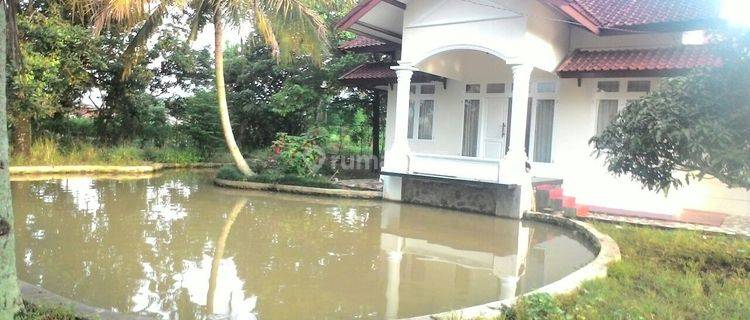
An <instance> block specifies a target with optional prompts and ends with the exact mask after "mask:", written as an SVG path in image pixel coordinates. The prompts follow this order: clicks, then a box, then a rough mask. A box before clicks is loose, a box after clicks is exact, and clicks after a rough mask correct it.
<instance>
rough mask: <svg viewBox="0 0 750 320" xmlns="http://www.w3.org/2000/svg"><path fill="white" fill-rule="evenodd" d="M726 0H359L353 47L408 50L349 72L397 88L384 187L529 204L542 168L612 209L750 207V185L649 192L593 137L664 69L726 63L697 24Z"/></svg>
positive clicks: (392, 191)
mask: <svg viewBox="0 0 750 320" xmlns="http://www.w3.org/2000/svg"><path fill="white" fill-rule="evenodd" d="M717 2H718V1H714V0H363V1H361V2H360V3H359V4H358V5H357V6H356V7H355V8H354V9H353V10H352V11H351V12H350V13H349V14H348V15H347V16H346V17H345V18H344V19H343V20H342V21H341V22H340V23H339V27H340V28H341V29H345V30H350V31H353V32H355V33H356V34H358V35H359V37H358V38H357V39H354V40H352V41H350V42H349V43H346V44H345V45H343V46H342V47H341V49H342V50H349V51H354V52H389V53H391V54H392V55H393V57H394V61H396V60H397V61H398V63H397V64H393V65H392V64H366V65H362V66H359V67H357V68H355V69H354V70H352V71H350V72H348V73H346V74H345V75H343V76H342V77H341V79H342V80H343V81H347V82H349V83H351V84H352V85H370V86H373V87H376V88H379V89H382V90H385V91H387V96H388V99H387V102H388V107H387V110H388V111H387V118H386V152H385V165H384V167H383V168H382V172H383V176H382V179H383V181H384V195H385V197H386V198H388V199H392V200H399V201H401V200H403V201H411V202H418V203H427V204H435V205H445V206H449V207H454V208H464V209H472V210H477V211H486V212H493V210H494V213H495V214H498V215H506V216H512V217H519V216H520V215H521V214H522V212H523V211H524V210H526V209H528V208H529V206H530V203H531V200H530V199H531V194H532V187H531V186H532V181H535V180H539V179H547V180H548V179H555V180H558V181H559V180H561V181H562V183H563V188H564V193H565V194H566V195H567V196H572V197H575V201H576V202H577V203H579V204H584V205H587V206H590V207H592V208H594V209H595V210H600V211H605V212H613V213H617V212H620V213H621V212H641V213H644V214H657V215H662V216H665V217H670V216H680V215H682V214H684V213H685V212H686V210H687V211H696V210H697V211H701V212H703V211H706V212H712V213H716V214H732V215H750V193H749V192H747V191H746V190H744V189H743V190H738V189H727V188H725V187H723V186H722V184H721V183H719V182H717V181H713V180H704V181H702V182H700V183H695V184H692V185H690V186H689V187H686V188H683V189H679V190H677V191H673V192H671V193H670V194H669V195H668V196H665V195H663V194H657V193H653V192H649V191H647V190H644V189H642V188H641V186H640V184H638V183H636V182H633V181H631V180H630V179H629V178H628V177H615V176H613V175H611V174H610V173H608V172H607V170H606V168H605V167H604V164H603V161H602V160H601V159H597V158H596V157H595V156H593V155H592V151H593V149H592V147H591V146H590V145H589V139H590V138H591V137H592V136H594V135H595V134H596V133H597V132H598V131H600V130H602V129H603V128H604V127H606V126H607V125H608V123H609V121H610V120H611V119H612V118H613V117H614V116H615V115H616V114H617V112H618V110H622V109H623V108H624V107H625V106H626V103H627V102H628V101H629V100H632V99H637V98H638V97H641V96H643V95H645V94H647V93H648V92H650V91H651V90H654V89H655V88H657V87H658V86H659V84H660V81H661V80H662V79H663V78H664V77H668V76H673V75H679V74H683V73H685V72H686V71H688V70H689V69H691V68H695V67H703V66H713V65H717V64H719V63H721V61H720V60H719V59H717V58H716V57H715V56H713V55H712V54H711V51H710V50H709V48H708V47H707V46H708V45H703V44H702V43H701V40H702V39H701V37H700V34H701V33H700V32H697V33H696V32H695V30H703V29H706V28H710V27H711V26H714V25H715V24H716V23H719V22H718V21H719V19H718V12H719V9H718V8H717ZM696 35H697V36H698V37H696ZM696 38H697V41H696ZM685 40H690V41H689V42H692V43H687V42H686V41H685ZM516 101H523V102H522V104H521V105H522V106H523V107H521V108H518V107H516V105H517V103H515V102H516ZM529 167H530V168H529ZM493 205H494V206H495V207H494V209H493V207H492V206H493Z"/></svg>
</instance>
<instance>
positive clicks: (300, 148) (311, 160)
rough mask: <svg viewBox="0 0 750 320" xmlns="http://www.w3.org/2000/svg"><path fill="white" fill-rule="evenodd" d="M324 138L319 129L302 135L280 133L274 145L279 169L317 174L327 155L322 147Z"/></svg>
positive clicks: (292, 172) (307, 175)
mask: <svg viewBox="0 0 750 320" xmlns="http://www.w3.org/2000/svg"><path fill="white" fill-rule="evenodd" d="M324 140H325V137H324V136H323V135H321V134H320V132H318V131H311V132H308V133H305V134H303V135H301V136H291V135H288V134H286V133H279V134H278V135H277V136H276V140H275V141H274V142H273V145H272V148H273V151H274V152H275V153H276V154H277V157H276V161H277V162H278V169H279V170H281V171H282V172H283V173H286V174H291V175H296V176H303V177H312V176H315V175H316V174H317V173H318V170H320V167H321V161H322V160H323V157H324V156H325V151H324V150H323V148H322V147H321V145H322V143H323V142H324Z"/></svg>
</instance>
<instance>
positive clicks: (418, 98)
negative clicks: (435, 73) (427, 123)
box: [406, 82, 441, 142]
mask: <svg viewBox="0 0 750 320" xmlns="http://www.w3.org/2000/svg"><path fill="white" fill-rule="evenodd" d="M422 86H434V87H435V91H434V93H422ZM412 87H414V89H415V91H414V92H412V91H411V90H410V94H409V104H410V105H411V104H412V103H414V118H413V119H412V122H411V123H410V124H409V125H411V126H412V128H411V129H412V130H411V132H407V134H406V135H407V137H409V135H411V137H410V138H408V140H409V141H410V142H434V141H435V140H436V137H435V133H436V132H437V130H435V124H436V123H437V120H436V119H437V108H438V107H437V105H438V99H437V95H438V92H439V90H440V88H441V87H440V86H438V82H427V83H413V84H412ZM425 100H432V126H431V128H430V136H431V138H430V139H420V138H419V122H420V121H419V120H420V118H421V105H422V101H425ZM407 130H409V129H408V126H407Z"/></svg>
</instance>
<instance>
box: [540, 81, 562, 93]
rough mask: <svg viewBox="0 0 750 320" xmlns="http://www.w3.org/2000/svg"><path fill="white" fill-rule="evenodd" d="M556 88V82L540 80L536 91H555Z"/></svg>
mask: <svg viewBox="0 0 750 320" xmlns="http://www.w3.org/2000/svg"><path fill="white" fill-rule="evenodd" d="M556 90H557V88H556V86H555V83H554V82H540V83H537V85H536V92H538V93H554V92H556Z"/></svg>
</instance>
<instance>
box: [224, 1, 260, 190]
mask: <svg viewBox="0 0 750 320" xmlns="http://www.w3.org/2000/svg"><path fill="white" fill-rule="evenodd" d="M214 44H215V49H214V56H215V59H216V97H217V100H218V102H219V116H220V117H221V129H222V131H223V132H224V140H226V142H227V147H228V148H229V153H231V154H232V159H233V160H234V165H235V166H237V169H239V170H240V172H242V173H243V174H244V175H246V176H252V175H255V173H254V172H253V170H251V169H250V166H248V165H247V161H245V158H244V157H242V152H240V148H239V147H238V146H237V141H235V140H234V133H232V123H231V122H230V121H229V108H228V107H227V92H226V87H225V86H224V30H223V25H222V21H221V12H220V11H219V10H216V12H214Z"/></svg>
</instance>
